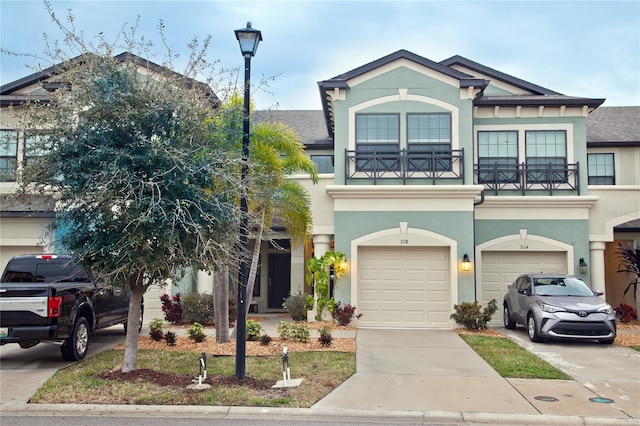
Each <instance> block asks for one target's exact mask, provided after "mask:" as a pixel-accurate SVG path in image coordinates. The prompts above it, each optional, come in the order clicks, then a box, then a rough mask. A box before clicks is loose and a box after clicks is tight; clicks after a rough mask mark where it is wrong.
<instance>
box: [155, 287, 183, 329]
mask: <svg viewBox="0 0 640 426" xmlns="http://www.w3.org/2000/svg"><path fill="white" fill-rule="evenodd" d="M160 300H161V301H162V312H164V319H165V320H166V321H168V322H170V323H172V324H177V323H179V322H182V302H181V301H180V293H177V294H176V295H175V296H169V295H168V294H167V293H165V294H163V295H162V296H160Z"/></svg>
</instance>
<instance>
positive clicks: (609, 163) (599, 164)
mask: <svg viewBox="0 0 640 426" xmlns="http://www.w3.org/2000/svg"><path fill="white" fill-rule="evenodd" d="M587 165H588V166H587V167H588V169H589V181H588V183H589V185H615V184H616V176H615V172H614V170H615V168H614V165H613V154H587Z"/></svg>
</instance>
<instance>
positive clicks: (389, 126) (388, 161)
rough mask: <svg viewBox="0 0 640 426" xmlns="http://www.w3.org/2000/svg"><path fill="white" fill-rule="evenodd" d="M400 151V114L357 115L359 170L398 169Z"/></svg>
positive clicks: (357, 163)
mask: <svg viewBox="0 0 640 426" xmlns="http://www.w3.org/2000/svg"><path fill="white" fill-rule="evenodd" d="M399 152H400V116H399V115H398V114H357V115H356V167H357V169H358V170H397V169H398V168H399V165H400V163H399Z"/></svg>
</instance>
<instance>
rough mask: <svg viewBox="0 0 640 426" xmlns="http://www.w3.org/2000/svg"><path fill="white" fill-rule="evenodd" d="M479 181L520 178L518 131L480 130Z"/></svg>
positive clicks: (514, 179)
mask: <svg viewBox="0 0 640 426" xmlns="http://www.w3.org/2000/svg"><path fill="white" fill-rule="evenodd" d="M478 169H479V174H478V181H479V183H484V182H502V183H504V182H516V181H517V179H518V172H517V170H518V132H516V131H490V132H489V131H480V132H478Z"/></svg>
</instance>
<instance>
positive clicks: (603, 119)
mask: <svg viewBox="0 0 640 426" xmlns="http://www.w3.org/2000/svg"><path fill="white" fill-rule="evenodd" d="M616 142H618V143H623V144H624V145H628V144H633V143H635V144H639V143H640V106H626V107H600V108H598V109H596V110H595V111H593V112H592V113H591V114H589V117H588V118H587V144H589V146H594V145H596V144H601V143H607V144H611V143H616Z"/></svg>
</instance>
